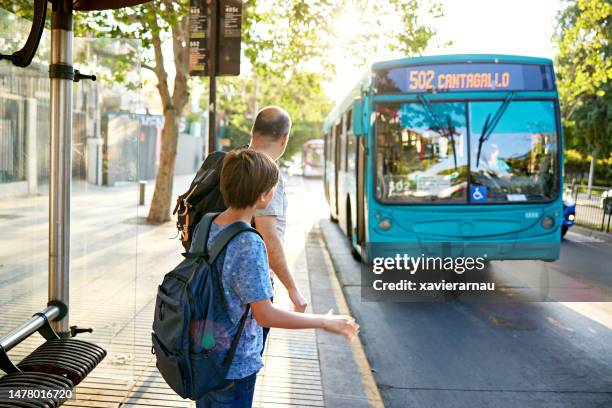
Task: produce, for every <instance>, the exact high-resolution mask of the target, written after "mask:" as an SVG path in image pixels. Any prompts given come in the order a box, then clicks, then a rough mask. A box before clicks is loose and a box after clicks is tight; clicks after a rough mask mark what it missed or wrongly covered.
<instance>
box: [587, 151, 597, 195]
mask: <svg viewBox="0 0 612 408" xmlns="http://www.w3.org/2000/svg"><path fill="white" fill-rule="evenodd" d="M594 174H595V152H593V154H591V166H590V167H589V183H588V186H587V197H588V199H589V200H590V199H591V190H592V189H593V175H594Z"/></svg>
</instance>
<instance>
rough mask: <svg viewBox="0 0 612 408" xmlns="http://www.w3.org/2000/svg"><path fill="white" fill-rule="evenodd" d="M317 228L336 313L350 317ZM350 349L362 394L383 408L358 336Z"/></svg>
mask: <svg viewBox="0 0 612 408" xmlns="http://www.w3.org/2000/svg"><path fill="white" fill-rule="evenodd" d="M318 228H319V230H320V235H319V237H320V239H321V241H322V244H323V248H324V249H325V251H323V254H324V255H323V256H324V258H325V259H324V262H325V264H326V265H327V268H328V271H329V280H330V282H331V289H332V291H333V294H334V298H335V301H336V304H337V305H338V313H340V314H346V315H351V316H352V315H353V313H351V310H350V307H349V306H348V302H347V300H346V297H345V295H344V291H343V290H342V286H341V284H340V281H339V280H338V272H337V271H336V268H335V267H334V263H333V261H332V259H331V253H330V248H329V245H328V242H327V238H326V237H325V234H324V233H323V229H322V227H321V225H320V223H318ZM351 349H352V354H353V359H354V360H355V364H356V365H357V367H358V370H359V375H360V377H361V382H362V385H363V388H364V393H365V396H366V399H367V401H368V403H369V405H370V406H371V407H375V408H384V406H385V405H384V403H383V400H382V396H381V395H380V391H379V390H378V385H377V384H376V380H375V379H374V376H373V375H372V368H371V366H370V363H369V361H368V358H367V356H366V354H365V350H364V347H363V343H362V341H361V337H360V336H359V335H357V337H356V338H355V339H354V340H353V341H352V342H351Z"/></svg>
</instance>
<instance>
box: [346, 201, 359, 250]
mask: <svg viewBox="0 0 612 408" xmlns="http://www.w3.org/2000/svg"><path fill="white" fill-rule="evenodd" d="M346 235H347V236H348V241H349V245H350V246H351V255H352V256H353V259H354V260H356V261H357V262H361V254H360V253H359V251H358V250H356V249H355V246H354V245H353V217H352V214H351V205H350V201H349V199H348V197H347V199H346Z"/></svg>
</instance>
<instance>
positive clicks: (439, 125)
mask: <svg viewBox="0 0 612 408" xmlns="http://www.w3.org/2000/svg"><path fill="white" fill-rule="evenodd" d="M417 100H418V101H419V102H420V103H421V105H423V107H424V108H425V110H426V111H427V114H428V115H429V118H430V120H431V122H432V123H434V125H435V126H436V127H437V129H438V131H439V132H440V133H442V129H444V130H446V132H447V133H448V137H449V138H450V142H451V146H452V148H453V159H454V161H455V170H457V151H456V150H455V128H454V127H453V123H452V119H451V117H450V115H448V114H447V115H446V121H447V123H448V126H444V125H442V123H441V122H440V120H439V118H438V116H437V115H436V114H435V113H434V111H433V108H432V107H431V104H430V103H429V101H428V100H427V99H425V97H424V96H423V95H417ZM432 130H434V129H432Z"/></svg>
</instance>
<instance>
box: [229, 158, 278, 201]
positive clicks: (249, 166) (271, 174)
mask: <svg viewBox="0 0 612 408" xmlns="http://www.w3.org/2000/svg"><path fill="white" fill-rule="evenodd" d="M278 178H279V171H278V166H277V165H276V163H274V161H273V160H272V159H271V158H270V157H268V155H266V154H265V153H259V152H256V151H255V150H251V149H241V150H234V151H231V152H229V153H227V154H226V155H225V158H224V159H223V167H222V168H221V182H220V187H221V195H222V196H223V201H224V202H225V205H226V206H228V207H232V208H238V209H241V208H248V207H252V206H253V205H255V203H256V202H257V200H258V199H259V197H261V195H262V194H264V193H266V192H267V191H269V190H270V189H271V188H273V187H274V186H275V185H276V183H277V182H278Z"/></svg>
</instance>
